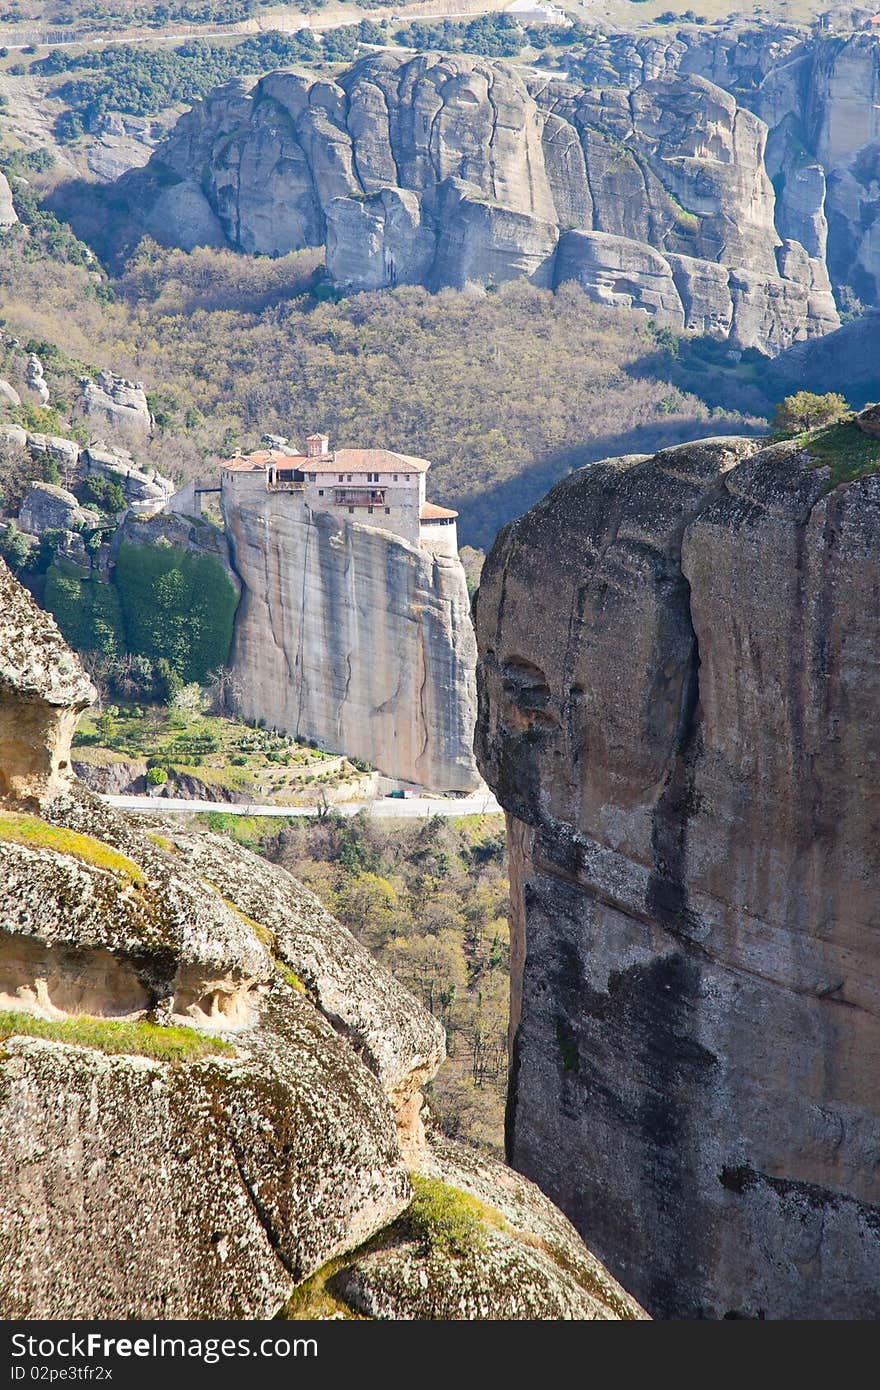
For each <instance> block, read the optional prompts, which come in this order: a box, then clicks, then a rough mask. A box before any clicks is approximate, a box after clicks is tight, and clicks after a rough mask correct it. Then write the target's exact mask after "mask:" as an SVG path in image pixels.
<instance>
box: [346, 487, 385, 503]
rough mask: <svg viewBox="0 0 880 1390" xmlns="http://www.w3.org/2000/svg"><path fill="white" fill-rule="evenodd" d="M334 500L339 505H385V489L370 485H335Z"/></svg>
mask: <svg viewBox="0 0 880 1390" xmlns="http://www.w3.org/2000/svg"><path fill="white" fill-rule="evenodd" d="M333 501H334V504H335V505H336V506H337V507H384V506H385V489H384V488H376V487H373V488H369V487H335V488H334V489H333Z"/></svg>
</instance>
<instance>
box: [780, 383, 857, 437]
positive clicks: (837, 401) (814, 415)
mask: <svg viewBox="0 0 880 1390" xmlns="http://www.w3.org/2000/svg"><path fill="white" fill-rule="evenodd" d="M848 412H849V406H848V404H847V402H846V400H845V399H844V397H843V396H841V395H840V394H839V393H838V392H837V391H829V392H828V393H827V395H825V396H817V395H816V393H815V392H813V391H796V392H795V394H794V395H793V396H786V397H785V400H783V401H780V402H779V404H778V405H777V407H776V409H775V410H774V412H773V431H774V433H775V434H777V435H781V436H788V435H793V434H802V433H803V431H804V430H815V429H818V427H819V426H820V425H831V424H833V423H834V421H835V420H839V419H840V418H841V416H843V415H846V414H848Z"/></svg>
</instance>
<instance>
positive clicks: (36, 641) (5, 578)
mask: <svg viewBox="0 0 880 1390" xmlns="http://www.w3.org/2000/svg"><path fill="white" fill-rule="evenodd" d="M95 694H96V692H95V689H94V687H93V685H92V683H91V681H90V680H89V679H88V677H87V676H86V674H85V672H84V671H83V669H82V667H81V666H80V664H79V662H78V661H77V659H76V657H75V656H74V655H73V653H72V652H71V651H70V650H69V648H68V647H67V646H66V644H65V642H64V639H63V638H62V636H61V633H60V632H59V631H58V628H57V627H56V626H55V623H54V620H53V619H52V618H51V617H50V616H49V614H48V613H44V612H43V610H42V609H41V608H38V607H37V605H36V604H35V603H34V601H33V599H32V598H31V596H30V594H28V593H26V592H25V590H24V589H23V588H22V587H21V585H20V584H18V583H17V582H16V580H14V579H13V577H12V575H11V574H10V572H9V570H8V569H7V567H6V565H5V564H4V562H3V561H2V560H0V804H2V803H3V802H10V803H13V804H17V803H20V802H21V803H29V802H37V801H40V800H41V799H43V798H45V797H47V796H51V795H53V794H55V793H56V792H58V791H59V790H61V789H62V788H63V787H64V786H65V785H66V784H67V782H68V781H69V780H70V777H71V775H72V774H71V772H70V740H71V738H72V737H73V731H74V729H75V728H76V725H77V721H78V720H79V716H80V714H81V713H82V711H83V710H84V709H86V707H87V706H88V705H90V704H91V703H92V701H93V700H94V699H95Z"/></svg>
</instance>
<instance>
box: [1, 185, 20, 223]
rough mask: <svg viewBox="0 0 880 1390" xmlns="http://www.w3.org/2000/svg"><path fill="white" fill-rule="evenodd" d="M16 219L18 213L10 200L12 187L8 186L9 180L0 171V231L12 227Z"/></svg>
mask: <svg viewBox="0 0 880 1390" xmlns="http://www.w3.org/2000/svg"><path fill="white" fill-rule="evenodd" d="M17 221H18V213H17V212H16V211H15V204H14V203H13V201H12V189H11V188H10V187H9V180H8V179H7V177H6V175H5V174H3V173H0V231H5V230H6V228H7V227H14V226H15V223H16V222H17Z"/></svg>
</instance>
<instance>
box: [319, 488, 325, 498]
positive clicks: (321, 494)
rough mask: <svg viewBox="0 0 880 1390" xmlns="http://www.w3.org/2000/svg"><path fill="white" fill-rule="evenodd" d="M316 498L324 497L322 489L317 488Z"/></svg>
mask: <svg viewBox="0 0 880 1390" xmlns="http://www.w3.org/2000/svg"><path fill="white" fill-rule="evenodd" d="M318 496H319V497H323V496H324V489H323V488H322V487H319V488H318Z"/></svg>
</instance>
